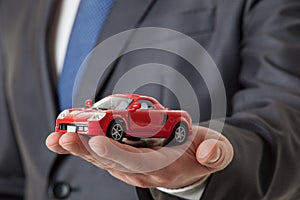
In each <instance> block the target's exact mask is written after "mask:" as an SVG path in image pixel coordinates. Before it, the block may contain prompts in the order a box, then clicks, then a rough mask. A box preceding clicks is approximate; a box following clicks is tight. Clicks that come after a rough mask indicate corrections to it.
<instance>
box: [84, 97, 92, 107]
mask: <svg viewBox="0 0 300 200" xmlns="http://www.w3.org/2000/svg"><path fill="white" fill-rule="evenodd" d="M92 106H93V101H92V99H87V100H86V101H85V107H86V108H91V107H92Z"/></svg>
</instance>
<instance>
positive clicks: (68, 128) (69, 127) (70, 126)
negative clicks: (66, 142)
mask: <svg viewBox="0 0 300 200" xmlns="http://www.w3.org/2000/svg"><path fill="white" fill-rule="evenodd" d="M67 132H71V133H76V126H72V125H68V126H67Z"/></svg>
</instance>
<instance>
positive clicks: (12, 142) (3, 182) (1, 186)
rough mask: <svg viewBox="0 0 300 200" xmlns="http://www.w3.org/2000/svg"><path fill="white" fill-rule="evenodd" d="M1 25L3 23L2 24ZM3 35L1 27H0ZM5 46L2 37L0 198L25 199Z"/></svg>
mask: <svg viewBox="0 0 300 200" xmlns="http://www.w3.org/2000/svg"><path fill="white" fill-rule="evenodd" d="M0 27H1V24H0ZM0 35H1V29H0ZM3 58H4V47H3V45H2V43H1V39H0V91H1V95H0V128H1V132H0V199H1V200H2V199H3V200H4V199H5V200H10V199H11V200H15V199H23V198H22V197H23V192H24V182H25V181H24V180H25V176H24V172H23V166H22V162H21V157H20V153H19V147H18V144H17V143H18V142H17V138H16V137H15V135H14V128H16V127H12V124H11V121H10V114H9V110H8V107H7V101H6V95H5V94H6V92H5V62H4V59H3Z"/></svg>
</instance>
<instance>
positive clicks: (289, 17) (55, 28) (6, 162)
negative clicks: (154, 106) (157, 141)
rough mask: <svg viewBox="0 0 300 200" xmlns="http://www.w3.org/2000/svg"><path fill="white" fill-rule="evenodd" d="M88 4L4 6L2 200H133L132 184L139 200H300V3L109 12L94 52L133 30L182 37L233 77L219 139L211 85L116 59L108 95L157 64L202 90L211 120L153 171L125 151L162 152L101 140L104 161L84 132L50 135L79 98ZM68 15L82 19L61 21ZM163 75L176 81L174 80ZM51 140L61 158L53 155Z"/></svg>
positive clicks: (178, 64)
mask: <svg viewBox="0 0 300 200" xmlns="http://www.w3.org/2000/svg"><path fill="white" fill-rule="evenodd" d="M83 2H85V1H84V0H82V1H81V2H80V3H78V7H73V9H71V8H70V5H71V4H70V5H69V6H66V5H64V4H65V1H38V0H27V1H22V2H20V1H17V0H11V1H0V76H1V78H0V88H1V90H2V91H3V95H1V96H0V127H1V133H0V135H1V140H0V198H1V199H24V198H25V199H53V198H54V199H55V198H56V199H64V198H69V199H83V198H89V199H118V198H121V199H134V198H137V196H136V193H135V189H134V187H133V186H137V187H138V188H137V194H138V197H139V198H140V199H180V198H185V199H195V198H198V199H199V198H201V199H298V198H299V197H300V193H299V184H298V182H299V178H300V172H299V170H298V169H299V167H300V162H299V161H298V159H297V158H298V154H297V152H299V150H300V144H299V143H300V142H299V141H300V140H299V137H300V134H299V131H298V127H299V125H298V124H299V120H300V114H299V113H300V112H299V109H300V90H299V88H298V86H299V84H300V71H299V69H300V68H299V67H298V63H300V62H299V61H300V58H299V56H298V52H299V50H300V46H299V44H300V24H299V18H300V16H299V14H298V13H299V10H300V2H298V1H296V0H286V1H281V0H243V1H230V2H228V1H217V0H215V1H214V0H209V1H206V0H201V1H199V0H189V1H181V0H172V1H171V0H144V1H140V0H124V1H121V0H120V1H114V2H107V4H104V5H102V7H101V6H100V7H101V9H102V10H101V12H102V13H106V15H105V16H101V17H99V18H97V19H100V18H101V19H102V20H101V22H98V23H103V25H102V26H101V28H98V33H97V34H96V36H95V34H92V35H93V36H91V37H90V38H91V40H96V43H95V45H96V44H98V43H100V42H101V41H103V40H105V39H106V38H108V37H109V36H112V35H114V34H117V33H119V32H122V31H125V30H128V29H131V28H139V27H164V28H169V29H173V30H176V31H179V32H181V33H184V34H186V35H188V36H190V37H192V38H193V39H194V40H196V41H197V42H198V43H199V44H201V45H202V46H203V47H204V48H205V49H206V50H207V51H208V53H209V54H210V55H211V57H212V59H213V60H214V62H215V63H216V65H217V66H218V68H219V71H220V73H221V76H222V78H223V80H224V85H225V89H226V96H227V102H228V105H227V113H226V114H227V116H226V121H225V122H226V123H225V126H224V128H223V130H222V132H221V133H222V135H220V134H221V133H218V132H215V131H214V130H210V129H208V128H206V127H207V123H208V122H209V120H211V119H210V112H211V111H210V110H209V109H208V107H209V105H210V100H209V94H208V91H207V88H206V86H205V83H204V80H203V79H202V78H201V77H200V76H199V75H197V74H194V73H192V71H190V69H191V66H190V64H189V63H187V62H186V61H185V60H183V59H181V58H178V56H176V55H173V54H171V53H168V52H164V51H159V50H154V49H144V50H139V51H135V52H131V53H128V54H126V55H123V56H122V57H120V58H119V59H118V60H117V61H116V62H114V63H112V66H111V68H110V69H111V70H110V71H109V73H105V74H104V77H102V78H101V80H100V82H101V84H99V85H98V88H97V95H96V96H97V98H101V97H104V96H106V95H108V94H110V93H111V92H112V90H113V86H114V85H115V84H116V82H117V81H118V80H119V79H120V77H121V76H122V75H123V74H124V73H125V72H127V71H128V70H130V69H131V68H132V67H134V66H137V65H140V64H144V63H154V62H156V63H162V64H165V65H168V66H172V67H173V68H174V69H176V70H178V71H179V72H181V73H182V74H185V75H186V76H188V77H189V81H190V83H191V85H192V87H193V89H194V90H195V91H198V93H197V97H198V99H199V102H200V105H199V109H200V110H201V112H202V113H201V118H200V120H199V122H200V126H195V127H194V129H193V133H194V134H195V138H194V139H193V141H192V142H193V143H192V144H193V145H192V146H191V147H189V149H188V151H187V152H186V153H184V154H183V155H182V156H181V157H180V159H178V160H176V161H175V162H173V163H171V164H170V165H169V166H166V167H165V168H162V169H160V170H158V171H155V172H149V173H141V170H140V169H141V168H143V167H144V166H143V164H144V163H147V160H143V157H142V156H140V157H139V156H137V157H135V158H132V159H128V160H127V159H126V157H127V155H126V154H125V153H124V152H126V151H130V152H134V153H136V154H138V153H140V154H143V153H147V152H153V151H154V150H155V148H151V147H149V148H135V147H133V146H129V145H126V144H121V143H115V142H114V141H112V140H110V139H109V138H106V137H94V138H92V139H91V140H90V141H89V145H90V147H91V148H92V149H93V150H94V152H95V153H96V155H97V156H98V159H94V157H91V156H90V151H87V149H86V146H83V145H82V140H79V139H78V137H77V135H75V134H69V133H67V134H65V135H60V134H58V133H55V132H54V133H51V134H50V135H49V133H50V132H53V128H54V122H55V118H56V116H57V114H58V113H59V111H60V110H61V109H62V108H63V107H64V105H66V104H65V102H68V100H66V101H63V100H62V99H63V98H65V96H67V93H68V91H67V90H61V89H63V88H64V87H63V86H62V85H61V84H62V82H61V80H62V79H61V77H63V76H64V73H65V71H66V69H67V68H68V67H67V66H69V65H68V62H70V63H72V62H71V61H72V59H71V61H70V60H69V59H70V58H72V57H69V56H70V55H75V54H76V52H75V53H74V52H73V53H72V51H73V48H71V46H72V45H75V46H76V42H75V43H73V42H71V41H73V40H74V41H76V38H77V37H75V36H76V35H77V34H75V31H74V30H75V29H76V28H75V27H76V26H77V24H78V23H77V22H78V21H80V20H77V18H79V15H80V13H81V12H80V11H81V10H84V6H83ZM72 5H73V4H72ZM68 8H70V9H71V10H73V11H70V10H69V9H68ZM104 8H105V9H104ZM66 12H67V13H69V14H70V15H71V16H73V17H71V18H73V19H74V21H71V22H70V21H69V22H66V23H64V22H62V20H64V19H66V18H67V17H66V16H64V13H66ZM72 13H73V14H72ZM60 24H64V25H60ZM79 24H80V23H79ZM61 26H62V27H63V28H61ZM68 27H71V28H69V29H70V35H69V36H66V35H68V34H66V32H67V30H68ZM60 30H63V31H61V32H62V33H61V32H60ZM74 35H75V36H74ZM73 37H74V38H73ZM78 37H80V34H78ZM63 38H65V39H63ZM66 38H67V39H66ZM72 38H73V39H72ZM58 41H60V42H58ZM129 42H130V41H129ZM63 44H65V45H63ZM61 45H62V46H61ZM62 49H65V53H62V52H61V50H62ZM75 49H76V48H75ZM87 49H88V50H89V48H87ZM186 50H187V51H188V49H186ZM59 52H60V53H59ZM59 55H60V56H61V55H64V56H61V57H60V56H59ZM75 57H76V56H75ZM78 57H80V56H78ZM73 58H74V57H73ZM77 64H78V63H77ZM75 65H76V64H75ZM183 66H184V67H183ZM157 73H158V74H159V72H157ZM164 78H165V79H166V81H171V82H174V83H176V81H174V77H164ZM206 78H208V79H211V80H214V79H215V78H216V77H215V76H211V77H206ZM175 86H176V85H175ZM178 87H180V86H178ZM216 90H218V88H216ZM56 91H57V92H56ZM61 91H64V92H65V93H66V95H65V96H64V95H61V94H64V93H63V92H61ZM137 92H139V93H146V94H148V95H150V96H154V97H156V98H158V99H159V100H160V101H161V102H162V103H163V104H164V105H166V106H168V107H171V108H178V106H179V105H178V102H176V101H174V100H173V99H174V98H173V96H172V92H170V91H168V89H166V88H163V87H160V86H157V85H147V86H145V87H143V88H140V89H139V90H138V91H137ZM62 96H63V97H62ZM189 112H191V113H192V114H194V113H193V110H191V111H189ZM48 135H49V136H48ZM46 138H47V140H46ZM203 138H205V139H203ZM45 141H46V144H47V146H48V148H49V149H50V150H52V151H54V152H56V153H58V154H54V153H51V152H50V151H49V150H48V149H47V148H46V147H45ZM111 144H114V145H115V146H117V147H118V148H112V145H111ZM99 147H102V148H99ZM178 148H179V147H172V148H170V151H168V152H162V153H159V154H156V155H157V160H158V161H159V159H162V158H163V157H164V156H172V155H174V153H176V151H177V150H178ZM120 150H125V151H120ZM120 153H123V154H121V155H122V156H120ZM62 154H63V155H62ZM69 154H73V155H69ZM137 162H139V163H140V165H138V166H137V165H136V163H137ZM148 163H149V162H148ZM128 170H130V173H129V172H128ZM124 171H125V172H124ZM287 171H288V172H289V173H287ZM110 174H111V175H112V176H111V175H110ZM114 177H115V178H114ZM195 189H196V191H195ZM190 193H192V195H189V194H190Z"/></svg>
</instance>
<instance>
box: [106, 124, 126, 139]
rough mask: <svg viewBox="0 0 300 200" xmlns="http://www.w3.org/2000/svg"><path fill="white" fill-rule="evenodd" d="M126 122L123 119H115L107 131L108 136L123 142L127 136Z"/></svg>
mask: <svg viewBox="0 0 300 200" xmlns="http://www.w3.org/2000/svg"><path fill="white" fill-rule="evenodd" d="M125 133H126V130H125V123H124V122H123V121H122V120H118V119H117V120H114V121H113V122H112V123H111V125H110V126H109V129H108V131H107V136H108V137H110V138H112V139H114V140H116V141H118V142H121V141H122V139H123V137H124V136H125Z"/></svg>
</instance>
